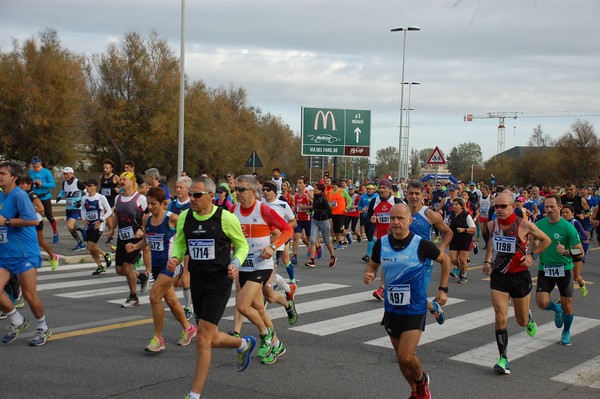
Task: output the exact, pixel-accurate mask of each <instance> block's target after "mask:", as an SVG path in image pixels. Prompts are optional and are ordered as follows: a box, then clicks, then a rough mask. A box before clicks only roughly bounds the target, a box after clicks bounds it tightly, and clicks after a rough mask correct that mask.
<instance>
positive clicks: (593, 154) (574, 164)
mask: <svg viewBox="0 0 600 399" xmlns="http://www.w3.org/2000/svg"><path fill="white" fill-rule="evenodd" d="M555 147H556V149H557V150H558V154H559V157H560V165H561V168H560V170H561V171H562V172H563V173H562V176H561V177H562V181H561V182H560V183H561V184H564V183H565V182H566V181H571V182H574V183H576V184H584V183H586V182H587V181H588V180H590V177H591V176H595V175H596V174H597V173H598V172H597V171H598V169H599V168H600V161H599V159H598V154H599V153H600V140H599V139H598V136H597V135H596V133H595V132H594V127H593V126H592V125H591V124H590V123H589V122H587V121H581V120H577V121H575V122H574V123H573V124H572V125H571V129H570V130H569V131H568V132H567V133H565V134H564V135H563V136H561V137H560V138H559V139H558V140H557V141H556V145H555Z"/></svg>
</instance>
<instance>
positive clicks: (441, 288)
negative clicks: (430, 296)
mask: <svg viewBox="0 0 600 399" xmlns="http://www.w3.org/2000/svg"><path fill="white" fill-rule="evenodd" d="M438 290H440V291H444V292H445V293H446V294H447V293H448V287H442V286H440V287H438Z"/></svg>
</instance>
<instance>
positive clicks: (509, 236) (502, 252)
mask: <svg viewBox="0 0 600 399" xmlns="http://www.w3.org/2000/svg"><path fill="white" fill-rule="evenodd" d="M494 208H495V210H496V219H494V220H492V221H490V222H488V230H489V232H490V234H491V237H490V239H489V242H488V244H487V250H486V254H485V261H484V262H483V268H482V269H481V271H482V272H483V274H485V275H486V276H490V288H491V298H492V305H493V306H494V313H495V315H496V321H495V327H496V343H497V344H498V352H499V353H500V358H499V359H498V362H497V363H496V364H495V365H494V371H495V372H497V373H498V374H510V365H509V363H508V357H507V347H508V331H507V330H506V327H507V324H508V305H509V302H510V299H511V298H512V302H513V306H514V309H515V318H516V319H517V323H518V324H519V325H520V326H521V327H525V331H527V334H528V335H529V336H530V337H533V336H535V334H536V332H537V324H535V321H534V320H533V316H532V314H531V311H530V309H529V304H530V300H531V286H532V284H531V273H530V272H529V267H530V266H531V265H532V264H533V258H534V257H537V255H538V254H540V253H541V252H542V251H544V250H545V249H546V248H547V247H548V245H550V238H548V236H547V235H546V234H544V232H542V231H541V230H540V229H539V228H537V227H536V225H535V224H533V223H532V222H529V221H527V220H524V219H521V218H519V217H517V215H516V214H515V213H514V200H513V197H512V194H508V193H502V194H499V195H498V196H497V197H496V200H495V202H494ZM529 236H532V237H533V238H534V239H536V240H537V241H538V242H539V243H538V245H537V247H536V248H534V249H533V250H532V251H531V252H530V253H527V242H528V240H529ZM490 271H491V274H490Z"/></svg>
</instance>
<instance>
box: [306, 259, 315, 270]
mask: <svg viewBox="0 0 600 399" xmlns="http://www.w3.org/2000/svg"><path fill="white" fill-rule="evenodd" d="M304 266H306V267H310V268H312V269H314V268H315V267H317V265H315V261H314V260H309V261H308V262H306V263H305V264H304Z"/></svg>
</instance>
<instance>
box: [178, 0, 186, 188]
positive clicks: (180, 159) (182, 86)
mask: <svg viewBox="0 0 600 399" xmlns="http://www.w3.org/2000/svg"><path fill="white" fill-rule="evenodd" d="M180 62H181V65H180V66H179V68H180V71H179V137H178V143H177V144H178V145H177V176H178V177H179V176H181V172H182V171H183V153H184V145H183V143H184V137H185V130H184V126H185V124H184V121H185V0H181V55H180Z"/></svg>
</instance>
